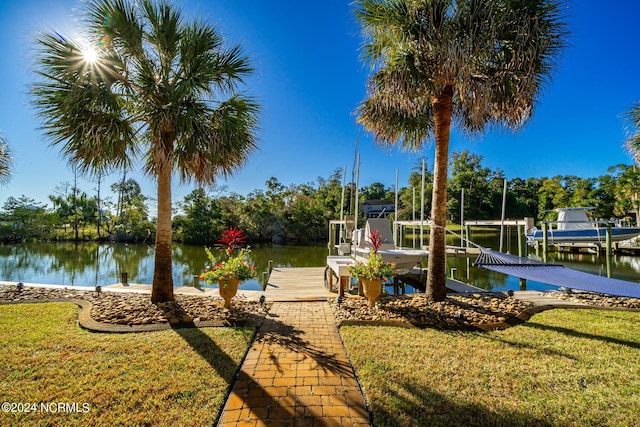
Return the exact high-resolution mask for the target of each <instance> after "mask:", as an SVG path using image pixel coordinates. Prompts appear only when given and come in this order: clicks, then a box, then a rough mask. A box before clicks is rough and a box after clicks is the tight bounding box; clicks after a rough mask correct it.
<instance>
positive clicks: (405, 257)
mask: <svg viewBox="0 0 640 427" xmlns="http://www.w3.org/2000/svg"><path fill="white" fill-rule="evenodd" d="M375 230H378V232H379V233H380V235H381V237H382V241H383V243H382V245H381V246H380V248H379V249H378V254H379V255H380V256H381V257H382V260H383V261H384V262H392V261H393V262H394V263H395V264H396V271H397V273H398V274H400V275H402V274H407V273H408V272H409V271H410V270H411V269H412V268H413V267H415V266H416V265H418V264H420V263H421V261H422V259H423V258H424V257H426V256H427V255H428V253H429V252H427V251H421V250H418V249H406V248H399V247H397V246H396V245H395V243H394V242H393V233H392V232H391V224H390V223H389V220H388V219H384V218H375V219H374V218H370V219H368V220H367V223H366V225H365V228H364V229H356V230H353V239H352V242H351V254H352V256H353V257H354V258H355V259H356V261H364V260H366V259H367V258H368V257H369V252H370V249H371V245H370V242H369V236H370V235H371V232H373V231H375Z"/></svg>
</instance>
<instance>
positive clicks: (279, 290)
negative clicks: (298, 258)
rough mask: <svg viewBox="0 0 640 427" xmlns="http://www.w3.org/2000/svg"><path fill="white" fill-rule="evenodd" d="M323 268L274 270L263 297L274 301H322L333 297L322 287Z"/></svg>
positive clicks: (333, 295)
mask: <svg viewBox="0 0 640 427" xmlns="http://www.w3.org/2000/svg"><path fill="white" fill-rule="evenodd" d="M324 270H325V267H296V268H275V269H273V271H272V272H271V277H270V278H269V284H268V285H267V289H266V290H265V291H264V296H265V297H266V298H267V299H269V300H274V301H301V300H302V301H304V300H322V299H326V298H328V297H335V296H336V294H335V293H332V292H329V290H327V289H326V288H325V286H324Z"/></svg>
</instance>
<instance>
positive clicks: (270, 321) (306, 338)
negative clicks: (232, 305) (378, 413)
mask: <svg viewBox="0 0 640 427" xmlns="http://www.w3.org/2000/svg"><path fill="white" fill-rule="evenodd" d="M369 425H370V424H369V413H368V411H367V409H366V407H365V404H364V399H363V397H362V393H361V392H360V388H359V386H358V383H357V381H356V378H355V374H354V371H353V367H352V366H351V364H350V363H349V361H348V360H347V356H346V352H345V350H344V347H343V345H342V340H341V339H340V336H339V334H338V329H337V327H336V325H335V321H334V317H333V313H332V312H331V308H330V307H329V304H328V303H326V302H288V303H287V302H276V303H274V304H273V306H272V308H271V311H270V312H269V316H268V317H267V319H265V321H264V323H263V324H262V326H261V327H260V329H259V331H258V335H257V336H256V340H255V341H254V343H253V345H252V346H251V348H250V349H249V353H248V354H247V357H246V359H245V361H244V363H243V365H242V368H241V370H240V373H239V375H238V378H237V380H236V383H235V384H234V386H233V390H232V391H231V394H230V396H229V398H228V400H227V403H226V405H225V408H224V411H223V413H222V416H221V418H220V420H219V422H218V426H220V427H222V426H224V427H227V426H369Z"/></svg>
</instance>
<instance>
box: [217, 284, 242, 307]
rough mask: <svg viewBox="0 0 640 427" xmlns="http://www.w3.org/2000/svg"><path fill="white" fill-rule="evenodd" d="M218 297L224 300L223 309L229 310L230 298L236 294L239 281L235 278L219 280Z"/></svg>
mask: <svg viewBox="0 0 640 427" xmlns="http://www.w3.org/2000/svg"><path fill="white" fill-rule="evenodd" d="M218 284H219V287H220V296H221V297H222V298H224V308H228V309H231V298H233V297H235V296H236V294H237V293H238V285H239V284H240V279H238V278H237V277H229V278H228V279H219V280H218Z"/></svg>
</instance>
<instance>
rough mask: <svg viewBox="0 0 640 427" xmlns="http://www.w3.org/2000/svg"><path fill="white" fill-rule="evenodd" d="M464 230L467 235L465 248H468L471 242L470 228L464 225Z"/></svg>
mask: <svg viewBox="0 0 640 427" xmlns="http://www.w3.org/2000/svg"><path fill="white" fill-rule="evenodd" d="M464 227H465V228H466V234H467V245H466V246H467V247H470V246H471V245H470V242H471V226H470V225H469V224H466V225H465V226H464Z"/></svg>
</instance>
